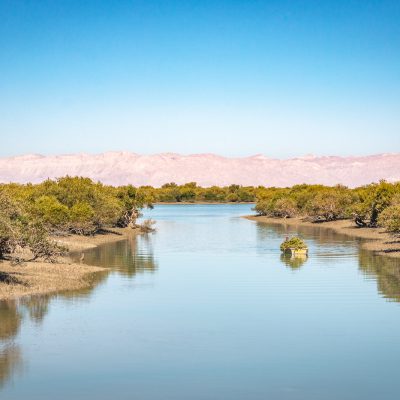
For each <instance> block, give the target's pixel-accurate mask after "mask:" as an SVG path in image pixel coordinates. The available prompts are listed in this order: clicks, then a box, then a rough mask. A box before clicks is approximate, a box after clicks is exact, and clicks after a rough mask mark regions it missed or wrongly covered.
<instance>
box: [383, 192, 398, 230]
mask: <svg viewBox="0 0 400 400" xmlns="http://www.w3.org/2000/svg"><path fill="white" fill-rule="evenodd" d="M378 225H379V226H382V227H384V228H386V230H387V231H388V232H392V233H395V234H400V194H397V195H395V196H394V197H393V198H392V201H391V203H390V205H389V206H388V207H387V208H385V209H384V210H383V211H382V212H381V213H380V214H379V217H378Z"/></svg>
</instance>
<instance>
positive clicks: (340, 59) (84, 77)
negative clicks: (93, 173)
mask: <svg viewBox="0 0 400 400" xmlns="http://www.w3.org/2000/svg"><path fill="white" fill-rule="evenodd" d="M0 20H1V24H0V137H1V146H0V156H8V155H16V154H22V153H42V154H57V153H72V152H89V153H98V152H103V151H107V150H127V151H134V152H137V153H146V154H149V153H157V152H179V153H202V152H213V153H219V154H222V155H226V156H246V155H251V154H257V153H262V154H265V155H267V156H272V157H278V158H286V157H292V156H297V155H304V154H307V153H314V154H323V155H328V154H335V155H349V154H356V155H363V154H373V153H379V152H398V151H400V23H399V21H400V1H398V0H393V1H385V0H381V1H368V0H363V1H355V0H354V1H352V0H347V1H340V0H336V1H328V0H326V1H311V0H310V1H301V0H298V1H297V0H291V1H267V0H264V1H256V0H253V1H252V0H247V1H244V0H242V1H238V0H230V1H218V0H214V1H207V0H198V1H191V0H184V1H183V0H181V1H168V0H164V1H153V0H146V1H123V0H120V1H90V0H89V1H82V0H81V1H74V0H70V1H61V0H60V1H45V0H41V1H35V0H33V1H23V0H0Z"/></svg>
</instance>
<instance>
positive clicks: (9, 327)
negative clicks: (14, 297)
mask: <svg viewBox="0 0 400 400" xmlns="http://www.w3.org/2000/svg"><path fill="white" fill-rule="evenodd" d="M0 322H1V323H0V340H5V339H9V338H13V337H14V336H15V335H16V334H17V333H18V330H19V326H20V324H21V315H20V313H19V312H18V307H17V305H16V304H15V302H14V301H0Z"/></svg>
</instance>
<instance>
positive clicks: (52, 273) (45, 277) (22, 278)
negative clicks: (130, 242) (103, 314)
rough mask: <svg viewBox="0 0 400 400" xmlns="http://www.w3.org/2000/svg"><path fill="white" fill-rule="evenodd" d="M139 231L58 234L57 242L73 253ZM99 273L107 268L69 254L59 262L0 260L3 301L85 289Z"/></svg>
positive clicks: (0, 297)
mask: <svg viewBox="0 0 400 400" xmlns="http://www.w3.org/2000/svg"><path fill="white" fill-rule="evenodd" d="M135 234H137V232H136V231H134V230H132V229H129V228H126V229H112V230H110V231H109V232H107V233H104V234H98V235H95V236H78V235H70V236H65V237H57V238H55V241H56V242H57V243H59V244H61V245H64V246H66V247H67V248H68V249H69V252H70V253H72V252H77V251H83V250H87V249H91V248H94V247H97V246H100V245H102V244H104V243H111V242H116V241H119V240H124V239H125V238H126V237H128V236H129V235H135ZM99 272H104V268H101V267H95V266H91V265H86V264H77V263H73V262H71V260H70V257H69V256H66V257H62V258H60V260H59V262H57V263H46V262H27V263H23V264H21V265H17V266H13V265H11V263H10V262H9V261H0V300H9V299H15V298H18V297H22V296H30V295H39V294H49V293H55V292H61V291H68V290H79V289H84V288H87V287H89V286H90V285H91V281H92V277H93V274H95V273H99Z"/></svg>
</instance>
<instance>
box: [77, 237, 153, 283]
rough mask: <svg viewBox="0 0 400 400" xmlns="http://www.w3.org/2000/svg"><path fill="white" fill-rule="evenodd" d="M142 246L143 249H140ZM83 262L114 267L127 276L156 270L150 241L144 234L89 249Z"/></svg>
mask: <svg viewBox="0 0 400 400" xmlns="http://www.w3.org/2000/svg"><path fill="white" fill-rule="evenodd" d="M143 247H145V249H144V250H143V251H142V250H141V249H142V248H143ZM85 262H86V263H88V264H89V265H96V266H101V267H105V268H115V269H117V270H118V271H120V272H121V273H123V274H125V275H127V276H135V275H136V274H138V273H143V272H154V271H156V270H157V263H156V261H155V260H154V256H153V251H152V249H151V242H150V240H148V238H146V237H145V236H136V235H133V236H131V237H130V238H129V239H128V240H122V241H119V242H115V243H108V244H105V245H102V246H100V247H97V248H95V249H92V250H89V251H87V252H86V253H85Z"/></svg>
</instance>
